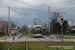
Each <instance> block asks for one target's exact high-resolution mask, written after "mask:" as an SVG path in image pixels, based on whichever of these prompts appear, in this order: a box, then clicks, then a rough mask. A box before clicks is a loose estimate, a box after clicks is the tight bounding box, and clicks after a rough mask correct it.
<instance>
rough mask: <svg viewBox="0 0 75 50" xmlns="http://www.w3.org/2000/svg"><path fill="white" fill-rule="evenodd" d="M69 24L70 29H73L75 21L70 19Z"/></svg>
mask: <svg viewBox="0 0 75 50" xmlns="http://www.w3.org/2000/svg"><path fill="white" fill-rule="evenodd" d="M67 22H68V26H69V27H73V21H72V20H71V19H68V20H67Z"/></svg>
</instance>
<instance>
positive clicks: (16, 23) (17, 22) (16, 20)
mask: <svg viewBox="0 0 75 50" xmlns="http://www.w3.org/2000/svg"><path fill="white" fill-rule="evenodd" d="M17 25H18V19H16V28H17Z"/></svg>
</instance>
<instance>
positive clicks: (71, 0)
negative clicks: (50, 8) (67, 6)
mask: <svg viewBox="0 0 75 50" xmlns="http://www.w3.org/2000/svg"><path fill="white" fill-rule="evenodd" d="M73 1H75V0H70V1H64V2H57V3H50V5H52V4H53V5H54V4H59V3H68V2H73Z"/></svg>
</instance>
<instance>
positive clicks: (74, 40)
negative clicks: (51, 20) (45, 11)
mask: <svg viewBox="0 0 75 50" xmlns="http://www.w3.org/2000/svg"><path fill="white" fill-rule="evenodd" d="M44 38H45V39H48V40H50V41H62V40H61V38H55V37H46V36H44ZM63 41H69V42H75V39H67V38H64V39H63Z"/></svg>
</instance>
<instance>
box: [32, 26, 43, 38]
mask: <svg viewBox="0 0 75 50" xmlns="http://www.w3.org/2000/svg"><path fill="white" fill-rule="evenodd" d="M31 36H33V37H42V26H41V25H34V26H33V27H32V29H31Z"/></svg>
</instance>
